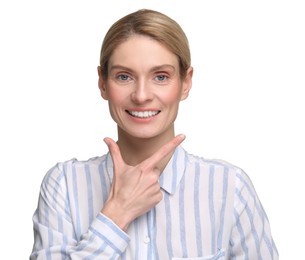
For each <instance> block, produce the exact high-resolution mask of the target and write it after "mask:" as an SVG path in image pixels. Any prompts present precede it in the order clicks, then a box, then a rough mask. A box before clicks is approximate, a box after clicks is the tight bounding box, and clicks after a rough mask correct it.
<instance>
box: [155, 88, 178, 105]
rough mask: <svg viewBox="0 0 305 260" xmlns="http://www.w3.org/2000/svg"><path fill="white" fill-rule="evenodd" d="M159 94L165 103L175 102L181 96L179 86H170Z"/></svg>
mask: <svg viewBox="0 0 305 260" xmlns="http://www.w3.org/2000/svg"><path fill="white" fill-rule="evenodd" d="M159 96H160V98H161V99H162V100H163V101H164V102H165V103H168V104H170V103H177V102H179V101H180V98H181V90H180V88H172V89H170V90H169V91H166V92H164V93H163V94H161V95H159Z"/></svg>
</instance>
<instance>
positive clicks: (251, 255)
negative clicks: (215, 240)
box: [230, 170, 278, 260]
mask: <svg viewBox="0 0 305 260" xmlns="http://www.w3.org/2000/svg"><path fill="white" fill-rule="evenodd" d="M233 215H234V216H233V222H234V225H233V229H232V234H231V239H230V246H231V247H230V255H231V258H232V259H236V260H241V259H251V260H255V259H264V260H269V259H270V260H271V259H272V260H277V259H278V252H277V249H276V246H275V244H274V242H273V238H272V235H271V230H270V225H269V221H268V218H267V215H266V213H265V211H264V209H263V206H262V204H261V202H260V200H259V198H258V196H257V193H256V191H255V189H254V187H253V184H252V182H251V180H250V179H249V177H248V176H247V175H246V174H245V173H244V172H243V171H241V170H240V171H239V172H238V173H237V175H236V188H235V202H234V212H233Z"/></svg>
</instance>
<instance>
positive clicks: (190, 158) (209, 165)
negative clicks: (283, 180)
mask: <svg viewBox="0 0 305 260" xmlns="http://www.w3.org/2000/svg"><path fill="white" fill-rule="evenodd" d="M185 156H186V158H187V159H186V161H187V164H188V167H191V168H195V167H197V169H198V172H200V173H203V172H206V173H207V174H210V175H214V176H222V177H223V176H228V177H229V178H230V179H231V180H234V182H235V185H241V184H244V185H252V184H251V180H250V178H249V176H248V175H247V173H246V172H245V171H244V170H243V169H242V168H241V167H240V166H237V165H235V164H232V163H231V162H228V161H226V160H223V159H209V158H204V157H202V156H198V155H194V154H191V153H188V152H186V151H185Z"/></svg>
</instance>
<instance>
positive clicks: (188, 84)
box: [180, 67, 193, 100]
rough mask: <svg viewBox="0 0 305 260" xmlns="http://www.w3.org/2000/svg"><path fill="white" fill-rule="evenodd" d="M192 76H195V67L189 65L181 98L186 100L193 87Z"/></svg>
mask: <svg viewBox="0 0 305 260" xmlns="http://www.w3.org/2000/svg"><path fill="white" fill-rule="evenodd" d="M192 78H193V67H189V68H188V70H187V72H186V77H185V78H184V79H183V81H182V93H181V99H180V100H184V99H186V98H187V97H188V95H189V92H190V90H191V88H192Z"/></svg>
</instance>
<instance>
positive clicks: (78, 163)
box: [42, 155, 106, 187]
mask: <svg viewBox="0 0 305 260" xmlns="http://www.w3.org/2000/svg"><path fill="white" fill-rule="evenodd" d="M105 160H106V155H103V156H100V157H92V158H89V159H88V160H78V159H76V158H72V159H69V160H66V161H63V162H58V163H56V164H55V165H54V166H53V167H51V168H50V169H49V170H48V171H47V173H46V174H45V176H44V178H43V181H42V186H46V185H47V186H53V187H55V186H58V185H59V183H60V182H62V181H65V180H66V178H67V177H68V178H69V176H70V175H73V174H75V173H78V172H79V171H81V169H86V167H89V168H96V167H99V166H100V165H103V163H104V162H105Z"/></svg>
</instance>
